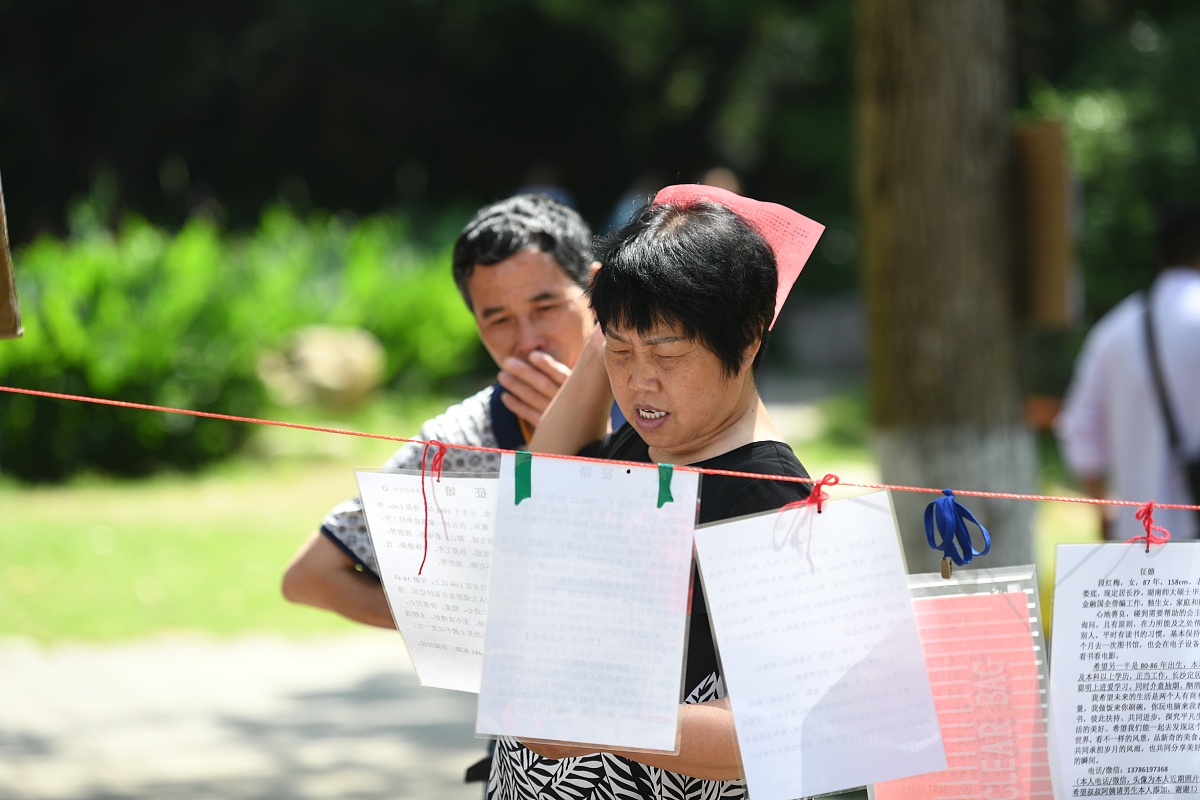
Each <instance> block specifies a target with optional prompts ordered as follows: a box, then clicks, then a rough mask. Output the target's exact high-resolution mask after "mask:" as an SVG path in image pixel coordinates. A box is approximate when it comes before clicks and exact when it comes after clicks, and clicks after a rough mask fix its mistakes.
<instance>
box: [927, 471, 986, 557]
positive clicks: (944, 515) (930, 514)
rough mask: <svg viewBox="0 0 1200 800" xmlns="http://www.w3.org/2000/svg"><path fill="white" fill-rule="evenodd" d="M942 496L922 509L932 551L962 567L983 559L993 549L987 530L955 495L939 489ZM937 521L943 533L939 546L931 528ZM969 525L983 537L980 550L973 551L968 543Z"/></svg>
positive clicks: (969, 540)
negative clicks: (980, 557) (979, 558)
mask: <svg viewBox="0 0 1200 800" xmlns="http://www.w3.org/2000/svg"><path fill="white" fill-rule="evenodd" d="M942 494H943V495H944V496H943V497H939V498H938V499H937V500H934V501H933V502H932V503H930V504H929V505H927V506H926V507H925V538H926V539H927V540H928V541H929V546H930V547H932V548H933V549H934V550H940V551H942V555H944V556H945V557H946V558H948V559H950V560H951V561H953V562H954V563H955V564H956V565H958V566H960V567H963V566H966V565H967V564H970V563H971V559H972V558H974V557H975V556H986V555H987V554H988V551H989V550H991V549H992V536H991V534H989V533H988V530H987V528H985V527H983V526H982V525H980V524H979V520H977V519H975V516H974V515H973V514H972V513H971V512H970V511H968V510H967V509H966V508H965V507H963V505H962V504H961V503H959V502H958V501H957V500H955V499H954V492H953V491H952V490H950V489H942ZM935 518H936V520H937V529H938V531H939V532H940V533H941V534H942V541H941V542H940V543H939V542H938V541H937V539H936V537H935V536H934V531H933V525H934V520H935ZM968 522H970V523H972V524H973V525H974V526H975V527H976V528H979V532H980V533H982V534H983V549H982V550H976V549H975V545H973V544H972V543H971V533H970V531H969V530H967V523H968Z"/></svg>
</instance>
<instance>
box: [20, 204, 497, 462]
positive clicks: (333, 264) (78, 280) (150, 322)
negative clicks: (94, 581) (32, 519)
mask: <svg viewBox="0 0 1200 800" xmlns="http://www.w3.org/2000/svg"><path fill="white" fill-rule="evenodd" d="M101 206H102V203H100V201H98V200H96V199H94V198H93V199H92V200H90V201H88V202H86V203H83V204H81V205H79V206H78V207H76V209H75V210H74V211H73V213H72V223H71V228H72V231H71V234H70V235H69V236H68V237H67V238H65V239H57V238H53V237H50V236H43V237H41V238H39V239H37V240H36V241H34V242H32V243H31V244H29V245H28V246H26V247H24V248H22V249H20V250H19V251H18V252H17V253H16V254H15V262H16V265H17V269H16V272H17V276H18V277H17V283H18V288H19V291H20V294H21V300H22V306H23V310H24V313H25V326H26V334H25V338H24V339H21V340H18V341H15V342H10V343H6V345H5V347H4V348H0V381H3V382H4V383H5V384H7V385H10V386H18V387H23V388H35V389H42V390H49V391H56V392H66V393H73V394H89V395H96V396H99V397H107V398H117V399H121V400H125V401H131V402H140V403H151V404H155V405H166V406H176V407H183V408H191V409H197V410H202V411H210V412H217V413H224V414H236V415H241V416H253V415H255V414H257V413H259V412H260V410H261V409H262V406H263V395H262V390H261V388H260V385H259V382H258V379H257V377H256V375H255V370H256V365H257V361H258V358H259V356H260V355H261V354H262V352H263V351H264V350H266V349H268V348H271V347H276V346H278V345H280V344H281V342H283V340H285V338H286V337H287V335H288V334H289V333H290V332H292V331H294V330H296V329H297V328H300V327H302V326H304V325H308V324H314V323H327V324H333V325H344V326H359V327H363V328H365V329H367V330H369V331H371V332H372V333H373V334H375V336H377V337H378V338H379V339H380V341H381V342H382V343H383V345H384V347H385V348H386V350H387V353H388V363H387V373H386V374H387V380H388V381H390V382H393V383H394V382H396V381H405V380H407V381H409V382H413V381H415V382H417V383H419V384H423V385H426V386H428V385H430V384H431V383H433V382H436V381H438V380H440V379H443V378H445V377H447V376H452V375H456V374H459V373H462V372H464V371H467V370H469V369H470V368H472V367H473V366H474V365H475V363H476V362H477V359H478V357H479V353H480V347H479V340H478V335H477V333H476V331H475V325H474V321H473V319H472V317H471V315H470V313H469V312H468V311H467V310H466V308H465V307H464V305H463V302H462V300H461V299H460V297H459V295H458V291H457V289H456V287H455V285H454V282H453V280H452V278H451V276H450V266H449V251H448V248H447V247H442V248H436V249H429V248H423V247H419V246H416V245H414V244H412V241H411V240H412V237H411V236H410V233H409V228H408V225H407V224H406V222H405V220H404V219H403V218H401V217H399V216H375V217H369V218H366V219H363V220H361V221H343V220H341V219H339V218H338V217H335V216H330V215H322V214H313V215H311V216H309V217H308V218H307V219H304V220H300V219H298V218H297V217H296V216H294V215H293V214H292V213H291V212H290V211H288V210H286V209H285V208H282V207H274V208H271V209H270V210H268V211H267V212H266V213H264V214H263V216H262V219H261V221H260V223H259V225H258V227H257V229H256V230H254V231H253V232H252V233H249V234H238V235H231V234H225V233H222V231H221V230H219V229H218V228H217V227H216V226H215V225H213V224H212V223H211V222H210V221H208V220H207V219H205V218H203V217H195V218H192V219H191V220H190V221H188V222H187V223H186V224H185V225H184V226H183V227H182V228H181V229H180V230H179V231H178V232H177V233H170V232H167V231H165V230H163V229H161V228H158V227H155V226H153V225H151V224H149V223H147V222H146V221H145V220H143V219H140V218H138V217H135V216H129V217H126V218H125V220H124V222H123V223H122V224H121V225H120V226H119V228H118V229H117V230H116V231H115V232H112V231H109V230H107V229H106V228H105V227H103V226H102V225H100V224H98V220H99V219H101V218H103V217H104V213H103V211H104V209H103V208H102V207H101ZM248 433H249V431H248V426H246V425H242V424H237V423H226V422H221V421H216V420H206V419H197V418H194V417H187V416H181V415H174V414H147V413H144V412H137V411H129V410H123V409H118V408H111V407H104V406H93V405H84V404H80V403H68V402H61V401H49V400H43V399H34V398H30V397H26V396H20V395H11V394H0V458H2V459H3V460H2V461H0V468H2V469H3V471H4V472H5V473H7V474H9V475H14V476H17V477H19V478H22V479H26V480H57V479H62V478H64V477H67V476H68V475H70V474H71V473H73V472H75V471H78V470H82V469H89V468H92V469H100V470H103V471H108V472H113V473H118V474H127V475H139V474H146V473H149V472H152V471H154V470H155V469H157V468H159V467H162V466H166V465H170V466H172V467H178V468H185V469H186V468H192V467H196V466H198V465H200V464H202V463H204V462H207V461H210V460H212V459H214V458H217V457H220V456H224V455H226V454H228V453H230V452H232V451H234V450H235V449H236V448H237V447H238V445H240V444H241V443H242V442H243V441H244V440H245V438H246V436H247V435H248Z"/></svg>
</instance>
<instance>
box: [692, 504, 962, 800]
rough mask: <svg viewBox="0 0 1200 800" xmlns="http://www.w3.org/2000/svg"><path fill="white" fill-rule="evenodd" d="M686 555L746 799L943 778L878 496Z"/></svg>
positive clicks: (770, 523) (906, 603)
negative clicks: (725, 697)
mask: <svg viewBox="0 0 1200 800" xmlns="http://www.w3.org/2000/svg"><path fill="white" fill-rule="evenodd" d="M696 552H697V554H698V556H699V560H700V574H701V576H702V578H703V580H704V594H705V596H706V597H707V598H708V613H709V619H710V620H711V623H712V626H713V632H714V634H715V637H716V642H717V651H718V652H719V653H720V659H721V667H722V670H723V674H724V678H725V686H726V688H727V689H728V691H729V700H730V704H731V706H732V708H733V716H734V722H735V724H736V726H737V737H738V745H739V747H740V748H741V753H742V765H743V767H744V768H745V771H746V788H747V790H748V791H749V793H750V795H751V796H752V797H754V798H755V800H792V798H796V797H801V796H807V795H814V794H820V793H823V792H835V791H839V790H842V789H849V788H853V787H856V786H862V785H863V784H866V783H873V782H878V781H885V780H890V779H892V778H903V777H907V776H910V775H917V774H920V773H923V772H931V771H934V770H943V769H945V768H946V756H945V752H944V750H943V747H942V737H941V733H940V731H939V727H938V719H937V712H936V710H935V708H934V703H933V693H932V691H931V689H930V686H929V677H928V674H927V672H926V669H925V660H924V658H923V656H922V653H921V643H920V640H919V638H918V636H917V625H916V621H915V618H914V616H913V609H912V603H911V601H910V600H909V592H908V586H907V583H906V581H905V574H904V561H903V558H902V556H901V554H900V543H899V541H898V539H897V534H896V527H895V521H894V519H893V516H892V509H891V504H890V502H889V500H888V496H887V494H886V493H885V492H877V493H874V494H868V495H864V496H862V497H856V498H852V499H849V500H839V501H836V502H832V503H826V504H825V508H824V511H823V512H822V513H821V514H817V513H816V510H815V509H814V508H802V509H795V510H789V511H783V512H779V513H775V514H763V515H758V516H754V517H747V518H743V519H740V520H734V521H732V522H724V523H719V524H714V525H711V526H705V527H704V528H701V529H700V530H698V531H697V532H696Z"/></svg>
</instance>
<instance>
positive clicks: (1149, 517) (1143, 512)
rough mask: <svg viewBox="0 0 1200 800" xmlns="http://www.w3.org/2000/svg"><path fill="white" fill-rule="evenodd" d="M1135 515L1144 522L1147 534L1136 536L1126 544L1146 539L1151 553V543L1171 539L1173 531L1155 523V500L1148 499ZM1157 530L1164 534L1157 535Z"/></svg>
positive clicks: (1148, 550)
mask: <svg viewBox="0 0 1200 800" xmlns="http://www.w3.org/2000/svg"><path fill="white" fill-rule="evenodd" d="M1133 516H1134V519H1136V520H1137V521H1138V522H1140V523H1142V527H1143V528H1145V529H1146V535H1145V536H1134V537H1133V538H1132V539H1130V540H1129V541H1128V542H1126V544H1133V543H1134V542H1143V541H1144V542H1145V543H1146V552H1147V553H1149V552H1150V545H1152V544H1165V543H1166V542H1167V541H1169V540H1170V538H1171V532H1170V531H1169V530H1167V529H1166V528H1161V527H1159V526H1158V525H1155V524H1154V501H1153V500H1148V501H1147V502H1146V504H1145V505H1144V506H1142V507H1141V508H1139V509H1138V510H1137V512H1136V513H1134V515H1133ZM1155 531H1158V532H1159V533H1161V534H1162V536H1157V535H1155V533H1154V532H1155Z"/></svg>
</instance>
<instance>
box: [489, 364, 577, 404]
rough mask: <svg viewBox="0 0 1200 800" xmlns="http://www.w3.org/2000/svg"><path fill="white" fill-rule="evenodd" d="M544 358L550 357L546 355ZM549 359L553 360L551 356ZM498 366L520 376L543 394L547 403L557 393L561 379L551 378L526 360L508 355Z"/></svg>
mask: <svg viewBox="0 0 1200 800" xmlns="http://www.w3.org/2000/svg"><path fill="white" fill-rule="evenodd" d="M546 358H550V357H549V356H546ZM550 360H551V361H554V359H552V358H551V359H550ZM555 363H558V362H555ZM500 366H502V367H503V368H504V371H505V372H508V373H511V374H513V375H514V376H516V377H518V378H520V379H521V380H523V381H524V382H525V383H526V384H528V385H529V386H530V387H532V388H533V389H534V390H535V391H537V392H538V393H539V394H542V395H544V396H545V398H546V402H547V403H549V402H550V401H551V400H553V399H554V395H556V394H558V387H559V385H560V384H561V383H562V381H555V380H552V379H551V378H550V376H549V375H547V374H546V373H545V372H543V371H542V370H541V369H539V368H537V367H534V366H533V365H532V364H530V363H529V362H528V361H524V360H522V359H519V358H514V357H509V358H506V359H504V363H503V364H501V365H500ZM567 374H568V375H569V374H570V371H568V372H567ZM564 380H565V378H564Z"/></svg>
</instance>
